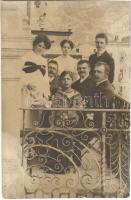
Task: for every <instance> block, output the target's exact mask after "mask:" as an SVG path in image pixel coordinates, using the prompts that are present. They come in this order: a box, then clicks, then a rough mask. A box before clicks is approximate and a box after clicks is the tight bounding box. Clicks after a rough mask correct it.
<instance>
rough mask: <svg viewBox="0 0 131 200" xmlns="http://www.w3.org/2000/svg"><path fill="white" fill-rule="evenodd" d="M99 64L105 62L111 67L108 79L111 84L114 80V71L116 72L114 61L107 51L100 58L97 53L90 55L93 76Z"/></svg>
mask: <svg viewBox="0 0 131 200" xmlns="http://www.w3.org/2000/svg"><path fill="white" fill-rule="evenodd" d="M97 62H105V63H107V64H108V65H109V67H110V73H109V77H108V79H109V81H110V83H112V82H113V80H114V71H115V64H114V59H113V58H112V57H111V56H110V54H109V53H108V52H107V51H105V52H104V53H103V54H102V55H101V56H99V57H98V56H97V53H95V54H92V55H90V57H89V63H90V66H91V71H90V74H91V75H93V70H94V66H95V64H96V63H97Z"/></svg>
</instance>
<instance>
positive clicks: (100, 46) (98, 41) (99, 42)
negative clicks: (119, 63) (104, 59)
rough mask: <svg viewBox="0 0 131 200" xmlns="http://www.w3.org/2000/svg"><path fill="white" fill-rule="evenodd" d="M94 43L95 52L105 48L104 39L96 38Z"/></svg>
mask: <svg viewBox="0 0 131 200" xmlns="http://www.w3.org/2000/svg"><path fill="white" fill-rule="evenodd" d="M95 43H96V48H97V51H103V50H104V49H105V48H106V40H105V38H96V40H95Z"/></svg>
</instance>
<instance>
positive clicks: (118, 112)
mask: <svg viewBox="0 0 131 200" xmlns="http://www.w3.org/2000/svg"><path fill="white" fill-rule="evenodd" d="M21 110H22V111H23V128H22V130H21V145H22V165H23V167H25V168H26V170H27V171H28V173H29V176H31V177H32V178H34V177H35V178H36V179H38V180H39V181H41V185H43V187H42V189H41V191H42V192H43V197H45V196H46V194H47V193H48V195H49V196H50V197H64V196H65V197H82V196H85V197H93V196H95V197H118V196H121V197H126V196H128V195H129V152H130V151H129V143H130V140H129V127H130V125H129V122H130V116H129V114H130V113H129V109H82V108H21ZM33 112H34V113H36V112H38V113H39V115H40V116H41V117H40V119H39V120H38V118H37V119H36V120H34V121H33V122H32V127H31V126H30V127H25V122H26V115H27V114H29V113H32V114H33ZM39 185H40V184H39ZM46 186H47V188H46ZM43 188H44V189H43ZM38 189H40V188H37V189H36V190H35V191H34V193H35V194H36V193H37V190H38ZM47 191H48V192H47ZM25 192H26V194H27V195H28V191H27V189H26V187H25Z"/></svg>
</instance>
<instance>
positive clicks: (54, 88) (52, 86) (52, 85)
mask: <svg viewBox="0 0 131 200" xmlns="http://www.w3.org/2000/svg"><path fill="white" fill-rule="evenodd" d="M59 87H60V79H59V76H56V77H55V78H54V79H53V80H52V81H51V82H50V93H51V96H53V95H55V93H56V92H57V90H58V89H59Z"/></svg>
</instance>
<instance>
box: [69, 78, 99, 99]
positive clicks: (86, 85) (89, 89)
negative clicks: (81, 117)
mask: <svg viewBox="0 0 131 200" xmlns="http://www.w3.org/2000/svg"><path fill="white" fill-rule="evenodd" d="M72 88H73V89H74V90H76V91H78V92H79V93H80V94H81V96H82V98H83V99H84V97H85V96H92V95H93V92H94V89H95V82H94V80H93V79H92V77H91V76H88V77H87V78H86V79H85V80H84V81H83V82H82V83H80V79H79V80H77V81H75V82H74V83H73V84H72Z"/></svg>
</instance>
